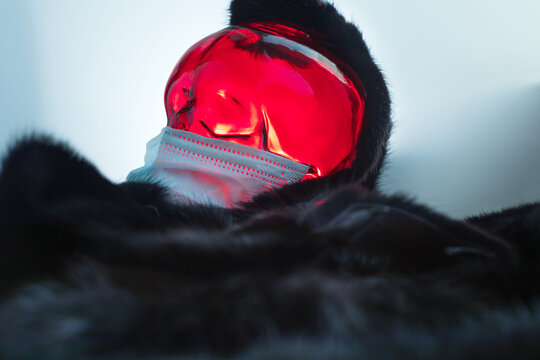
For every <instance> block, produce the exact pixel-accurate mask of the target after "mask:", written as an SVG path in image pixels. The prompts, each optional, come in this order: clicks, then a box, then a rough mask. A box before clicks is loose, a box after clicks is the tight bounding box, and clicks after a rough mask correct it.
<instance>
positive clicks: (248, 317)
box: [0, 138, 540, 359]
mask: <svg viewBox="0 0 540 360" xmlns="http://www.w3.org/2000/svg"><path fill="white" fill-rule="evenodd" d="M316 188H317V186H315V185H313V184H312V185H311V188H310V186H305V187H299V186H296V187H294V186H293V187H291V188H285V189H283V190H281V191H279V192H275V193H272V194H263V195H262V196H261V197H260V198H259V199H256V201H255V202H253V203H250V204H246V205H245V206H243V207H242V208H240V209H236V210H224V209H219V208H210V207H197V206H184V207H179V206H177V205H174V204H171V203H169V202H168V201H167V200H166V192H165V190H164V189H161V188H159V187H156V186H155V185H152V184H135V183H126V184H122V185H114V184H112V183H110V182H109V181H107V180H106V179H104V178H103V177H102V176H101V175H100V174H99V173H98V171H97V170H96V169H95V168H94V167H93V166H91V165H90V164H88V163H87V162H86V161H85V160H84V159H82V158H80V157H78V156H76V155H73V153H72V152H71V151H69V149H67V148H66V147H65V146H63V145H55V144H52V143H51V142H50V140H48V139H43V138H38V139H32V140H29V141H26V142H22V143H20V144H19V145H18V146H16V147H15V148H14V149H12V150H11V152H10V155H9V156H8V157H7V158H6V159H5V161H4V162H3V166H2V173H1V174H0V214H1V216H0V221H1V222H2V223H1V226H2V233H3V235H4V236H3V239H2V245H1V248H0V253H1V256H2V259H1V262H0V263H1V266H2V271H1V276H2V282H1V286H2V303H1V305H0V323H1V324H2V329H3V330H2V333H1V334H0V357H2V358H41V359H44V358H45V359H47V358H49V359H53V358H118V357H120V358H160V357H167V356H172V355H183V356H186V358H201V356H202V357H203V358H221V357H232V358H235V359H245V358H266V359H291V358H294V359H297V358H303V359H335V358H342V359H355V358H358V357H368V358H381V357H383V358H415V359H416V358H422V359H423V358H425V359H428V358H433V357H437V358H471V359H472V358H477V357H478V356H488V355H493V354H496V355H498V356H501V357H507V358H510V357H511V356H512V357H514V356H516V355H518V357H520V358H531V359H532V358H535V356H536V355H537V354H538V353H539V350H540V343H539V342H538V336H539V335H540V318H539V316H540V307H539V302H538V295H539V291H540V286H539V281H538V280H539V277H538V259H539V256H540V251H539V247H538V242H537V241H535V240H538V234H539V233H540V231H539V228H540V227H539V219H540V216H538V212H539V209H540V207H539V205H530V206H527V207H524V208H521V209H520V210H511V211H510V213H503V214H497V215H494V216H495V217H489V216H488V217H483V218H478V219H473V220H472V222H474V223H477V224H478V225H480V226H483V227H485V228H486V229H490V230H493V232H492V233H488V232H485V231H484V230H482V229H481V228H479V227H476V226H473V225H470V224H469V223H466V222H463V221H455V220H451V219H448V218H446V217H444V216H442V215H440V214H436V213H433V212H432V211H430V210H429V209H427V208H425V207H423V206H419V205H416V204H414V202H411V201H410V200H407V199H404V198H402V197H386V196H381V195H379V194H376V193H373V192H369V191H366V190H365V189H364V188H362V187H360V186H359V185H355V184H348V185H343V186H340V187H337V188H334V189H331V188H328V187H327V186H326V185H325V184H324V183H323V182H322V183H319V186H318V191H316V190H315V189H316ZM265 199H272V200H273V201H272V202H269V201H266V200H265ZM514 212H516V213H517V214H519V215H515V214H514ZM505 222H508V223H509V224H511V223H513V224H514V225H508V224H506V225H505ZM495 223H496V224H499V225H494V224H495ZM513 226H514V227H515V228H514V229H513V230H512V227H513ZM518 228H521V229H522V231H524V232H525V235H524V234H521V233H520V234H518V233H516V231H519V230H517V229H518ZM509 232H510V233H511V234H515V236H510V235H509V236H508V238H507V239H504V236H505V235H508V234H509ZM497 235H502V237H498V236H497Z"/></svg>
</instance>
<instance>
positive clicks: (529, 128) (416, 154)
mask: <svg viewBox="0 0 540 360" xmlns="http://www.w3.org/2000/svg"><path fill="white" fill-rule="evenodd" d="M456 106H459V107H460V109H457V110H455V111H453V112H451V113H447V114H445V113H444V111H441V115H440V116H441V117H440V118H439V119H437V121H440V123H442V124H446V125H445V127H444V129H442V130H441V131H442V132H444V138H445V139H446V138H450V139H452V142H453V145H452V146H448V147H446V148H445V149H442V148H441V146H440V143H439V144H438V142H439V141H440V137H441V136H442V135H441V134H423V136H430V137H431V139H429V141H428V142H427V143H428V144H430V145H432V146H428V148H426V149H419V150H416V151H409V152H406V151H404V152H401V153H394V154H390V159H389V162H388V164H387V167H386V169H385V172H384V177H383V181H382V183H381V185H382V189H383V190H384V191H385V192H396V191H399V192H404V193H406V194H408V195H411V196H414V197H416V198H417V199H418V200H419V201H421V202H424V203H427V204H429V205H432V206H434V207H435V208H437V209H438V210H440V211H443V212H446V213H448V214H450V215H453V216H459V217H461V216H468V215H474V214H476V213H480V212H485V211H492V210H497V209H501V208H504V207H509V206H513V205H516V204H519V203H523V202H531V201H540V139H539V137H540V85H537V86H534V87H528V88H520V89H514V90H511V91H508V90H507V91H505V92H504V93H499V94H496V95H493V96H489V97H485V98H475V99H474V102H473V101H472V100H471V102H470V103H462V104H460V105H456ZM450 115H451V116H450ZM456 115H457V116H460V119H462V120H466V121H467V124H468V128H467V129H466V130H463V129H455V128H453V127H452V124H453V120H455V119H453V118H451V117H455V116H456ZM463 131H467V133H463Z"/></svg>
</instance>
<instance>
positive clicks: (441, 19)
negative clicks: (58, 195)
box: [0, 0, 540, 216]
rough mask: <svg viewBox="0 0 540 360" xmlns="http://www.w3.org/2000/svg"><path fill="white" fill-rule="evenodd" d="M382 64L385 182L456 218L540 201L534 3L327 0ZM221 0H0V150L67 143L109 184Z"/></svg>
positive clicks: (212, 22) (140, 146) (129, 160)
mask: <svg viewBox="0 0 540 360" xmlns="http://www.w3.org/2000/svg"><path fill="white" fill-rule="evenodd" d="M335 3H336V6H337V7H338V8H339V9H340V10H341V11H342V12H343V14H345V16H346V17H347V18H348V19H349V20H352V21H354V22H355V23H356V24H358V25H359V27H360V28H361V30H362V31H363V32H364V36H365V38H366V40H367V42H368V44H369V45H370V47H371V49H372V51H373V54H374V56H375V58H376V60H377V62H378V63H379V64H380V65H381V67H382V68H383V71H384V73H385V74H386V77H387V80H388V83H389V85H390V89H391V92H392V96H393V100H394V106H393V110H394V121H395V123H396V126H395V130H394V134H393V136H392V141H391V150H392V151H391V154H390V158H389V160H390V161H389V163H388V166H387V167H386V170H385V172H384V177H383V181H382V185H383V190H384V191H385V192H395V191H400V192H404V193H406V194H409V195H410V196H413V197H416V198H417V199H418V200H419V201H421V202H423V203H427V204H429V205H431V206H434V207H435V208H436V209H438V210H441V211H443V212H445V213H448V214H451V215H454V216H463V215H470V214H474V213H478V212H481V211H488V210H491V209H497V208H500V207H505V206H511V205H514V204H517V203H521V202H524V201H535V200H540V159H539V157H540V141H539V139H538V138H539V137H540V46H539V44H540V21H538V15H540V2H539V1H538V0H515V1H513V2H510V1H508V0H506V1H500V0H491V1H489V2H488V1H485V0H455V1H453V2H442V1H431V0H411V1H407V2H404V1H395V0H393V1H390V0H378V1H373V0H336V1H335ZM227 7H228V1H227V0H212V1H210V0H202V1H200V2H194V1H188V0H91V1H90V0H87V1H77V2H75V1H72V0H0V45H1V49H2V57H1V59H0V105H1V110H2V112H1V115H0V150H1V152H2V153H4V152H5V148H6V144H8V143H9V142H10V141H13V139H15V138H17V137H18V136H20V135H21V134H23V133H29V132H32V131H36V130H37V131H44V132H47V133H49V134H53V135H54V136H55V137H57V138H59V139H64V140H66V141H68V142H69V143H70V144H71V145H72V146H73V147H74V148H75V149H77V150H78V151H79V152H81V153H82V154H84V155H85V156H86V157H88V158H89V159H90V160H91V161H93V162H94V163H95V164H96V165H97V166H98V167H99V168H100V169H101V171H102V172H103V173H104V174H105V175H106V176H108V177H109V178H110V179H112V180H113V181H122V180H124V178H125V176H126V175H127V173H128V172H129V171H130V170H131V169H133V168H136V167H138V166H140V165H142V162H143V157H144V150H145V144H146V142H147V141H148V140H149V139H150V138H151V137H153V136H154V135H155V134H157V132H158V131H159V129H161V128H162V127H163V126H164V125H165V123H166V117H165V111H164V107H163V91H164V87H165V83H166V81H167V78H168V76H169V73H170V71H171V70H172V68H173V66H174V64H175V63H176V61H177V60H178V59H179V58H180V56H181V55H182V53H183V52H184V51H185V50H186V49H187V48H188V47H189V46H190V45H191V44H192V43H194V42H195V41H197V40H199V39H201V38H202V37H204V36H206V35H209V34H210V33H212V32H214V31H217V30H219V29H221V28H223V27H225V25H226V22H227V12H226V9H227Z"/></svg>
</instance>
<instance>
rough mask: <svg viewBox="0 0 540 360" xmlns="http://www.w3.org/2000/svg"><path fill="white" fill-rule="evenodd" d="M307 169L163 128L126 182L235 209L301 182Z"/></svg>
mask: <svg viewBox="0 0 540 360" xmlns="http://www.w3.org/2000/svg"><path fill="white" fill-rule="evenodd" d="M308 170H309V167H308V166H307V165H304V164H300V163H297V162H294V161H292V160H288V159H285V158H283V157H281V156H278V155H275V154H272V153H270V152H268V151H264V150H260V149H255V148H251V147H249V146H245V145H239V144H235V143H231V142H228V141H223V140H217V139H210V138H205V137H203V136H200V135H197V134H193V133H190V132H187V131H182V130H176V129H173V128H170V127H165V128H163V130H161V133H160V134H159V135H158V136H156V137H155V138H153V139H152V140H150V141H149V142H148V144H147V145H146V155H145V158H144V166H143V167H141V168H139V169H136V170H133V171H132V172H130V173H129V175H128V176H127V181H136V182H154V183H158V184H161V185H163V186H165V187H167V188H168V189H169V190H170V194H171V196H172V197H173V198H174V200H176V201H180V202H191V203H198V204H205V205H217V206H223V207H229V208H230V207H234V206H235V204H237V203H239V202H245V201H249V200H251V199H252V198H253V197H254V196H255V195H258V194H260V193H262V192H264V191H267V190H270V189H272V188H276V187H281V186H283V185H287V184H292V183H295V182H298V181H300V180H302V178H303V177H304V176H305V175H306V173H307V171H308Z"/></svg>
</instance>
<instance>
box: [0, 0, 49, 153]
mask: <svg viewBox="0 0 540 360" xmlns="http://www.w3.org/2000/svg"><path fill="white" fill-rule="evenodd" d="M0 46H1V49H2V56H1V57H0V106H1V108H0V109H1V114H0V154H2V155H3V154H5V150H6V145H9V144H10V143H12V142H13V140H15V139H16V138H18V137H20V136H21V135H22V134H23V133H28V132H30V131H31V130H32V129H33V128H34V127H35V126H37V125H38V120H39V114H40V111H39V110H40V106H39V101H40V100H39V99H40V97H39V94H38V93H37V89H38V86H37V83H39V79H38V71H37V69H36V66H37V63H36V60H35V55H36V54H35V52H34V49H35V46H34V43H33V29H32V23H31V21H30V18H29V12H28V11H27V4H26V2H24V1H0Z"/></svg>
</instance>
